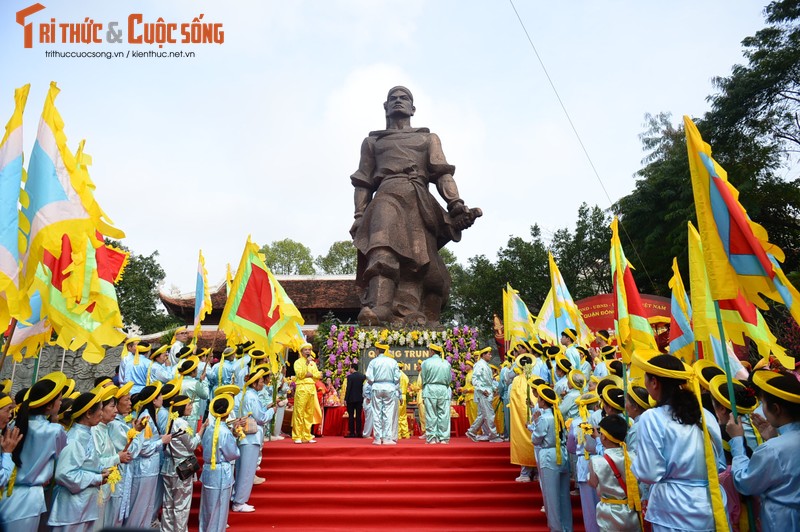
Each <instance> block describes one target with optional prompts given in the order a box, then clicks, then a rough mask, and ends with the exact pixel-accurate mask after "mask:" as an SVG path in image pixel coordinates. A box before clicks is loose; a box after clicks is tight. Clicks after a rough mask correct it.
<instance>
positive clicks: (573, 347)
mask: <svg viewBox="0 0 800 532" xmlns="http://www.w3.org/2000/svg"><path fill="white" fill-rule="evenodd" d="M577 341H578V333H577V331H575V329H572V328H569V329H564V330H563V331H562V332H561V341H560V344H561V345H563V346H564V356H565V357H567V360H569V363H570V366H571V367H570V369H580V367H581V353H580V351H578V344H576V343H575V342H577Z"/></svg>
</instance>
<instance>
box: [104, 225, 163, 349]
mask: <svg viewBox="0 0 800 532" xmlns="http://www.w3.org/2000/svg"><path fill="white" fill-rule="evenodd" d="M106 242H107V243H109V244H113V245H114V246H116V247H118V248H120V249H122V250H125V251H130V250H129V249H128V248H126V247H125V246H123V245H122V244H120V243H119V242H115V241H111V240H107V241H106ZM157 257H158V251H154V252H153V253H151V254H150V255H148V256H144V255H138V254H136V253H133V252H131V253H130V257H129V259H128V265H127V266H126V267H125V273H124V274H123V276H122V279H121V280H120V282H119V283H118V284H117V285H116V289H117V301H118V302H119V309H120V312H121V313H122V320H123V323H124V325H125V327H130V326H136V327H138V328H139V329H140V330H141V333H142V334H151V333H155V332H158V331H163V330H165V329H169V328H171V327H174V326H175V325H176V324H177V322H176V320H175V318H173V317H172V316H170V315H168V314H167V313H166V312H165V311H164V309H163V307H161V305H160V299H159V297H158V287H159V285H160V284H161V283H162V282H163V281H164V277H166V274H165V273H164V269H163V268H162V267H161V265H160V264H159V263H158V260H157Z"/></svg>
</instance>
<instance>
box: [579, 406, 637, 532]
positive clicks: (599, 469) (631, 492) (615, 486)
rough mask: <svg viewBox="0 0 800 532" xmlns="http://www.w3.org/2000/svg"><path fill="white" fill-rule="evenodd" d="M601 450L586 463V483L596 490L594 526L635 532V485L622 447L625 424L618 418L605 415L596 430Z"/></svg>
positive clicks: (625, 450)
mask: <svg viewBox="0 0 800 532" xmlns="http://www.w3.org/2000/svg"><path fill="white" fill-rule="evenodd" d="M598 431H599V433H600V438H601V440H602V441H603V448H604V449H605V451H604V452H603V455H602V456H593V457H592V458H591V461H590V462H589V471H590V473H589V484H590V485H592V486H594V487H595V488H596V489H597V494H598V496H599V499H600V502H599V503H598V504H597V508H596V513H595V515H596V519H597V527H598V528H599V529H600V530H601V531H603V532H639V531H640V530H642V524H641V521H640V520H639V514H638V512H637V511H636V508H637V507H638V506H636V503H635V502H634V501H636V502H638V497H639V492H638V484H637V483H636V482H635V480H636V479H635V478H633V476H632V475H631V473H630V460H631V458H630V453H629V452H628V450H627V449H626V448H625V437H626V436H627V432H628V424H627V423H625V419H624V418H622V417H621V416H607V417H604V418H603V419H602V420H601V421H600V426H599V428H598Z"/></svg>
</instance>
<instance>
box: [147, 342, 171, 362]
mask: <svg viewBox="0 0 800 532" xmlns="http://www.w3.org/2000/svg"><path fill="white" fill-rule="evenodd" d="M168 350H169V345H166V344H165V345H162V346H161V347H159V348H158V349H156V350H155V351H153V352H152V353H150V360H155V359H156V357H158V356H159V355H163V354H164V353H166V352H167V351H168Z"/></svg>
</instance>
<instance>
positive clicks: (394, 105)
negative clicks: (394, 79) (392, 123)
mask: <svg viewBox="0 0 800 532" xmlns="http://www.w3.org/2000/svg"><path fill="white" fill-rule="evenodd" d="M383 108H384V110H385V111H386V117H387V118H388V117H390V116H393V115H400V116H414V112H415V111H416V110H417V108H416V107H414V95H413V94H411V91H410V90H408V89H407V88H406V87H403V86H399V85H398V86H397V87H392V88H391V89H389V93H388V94H387V95H386V101H385V102H384V103H383Z"/></svg>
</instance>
